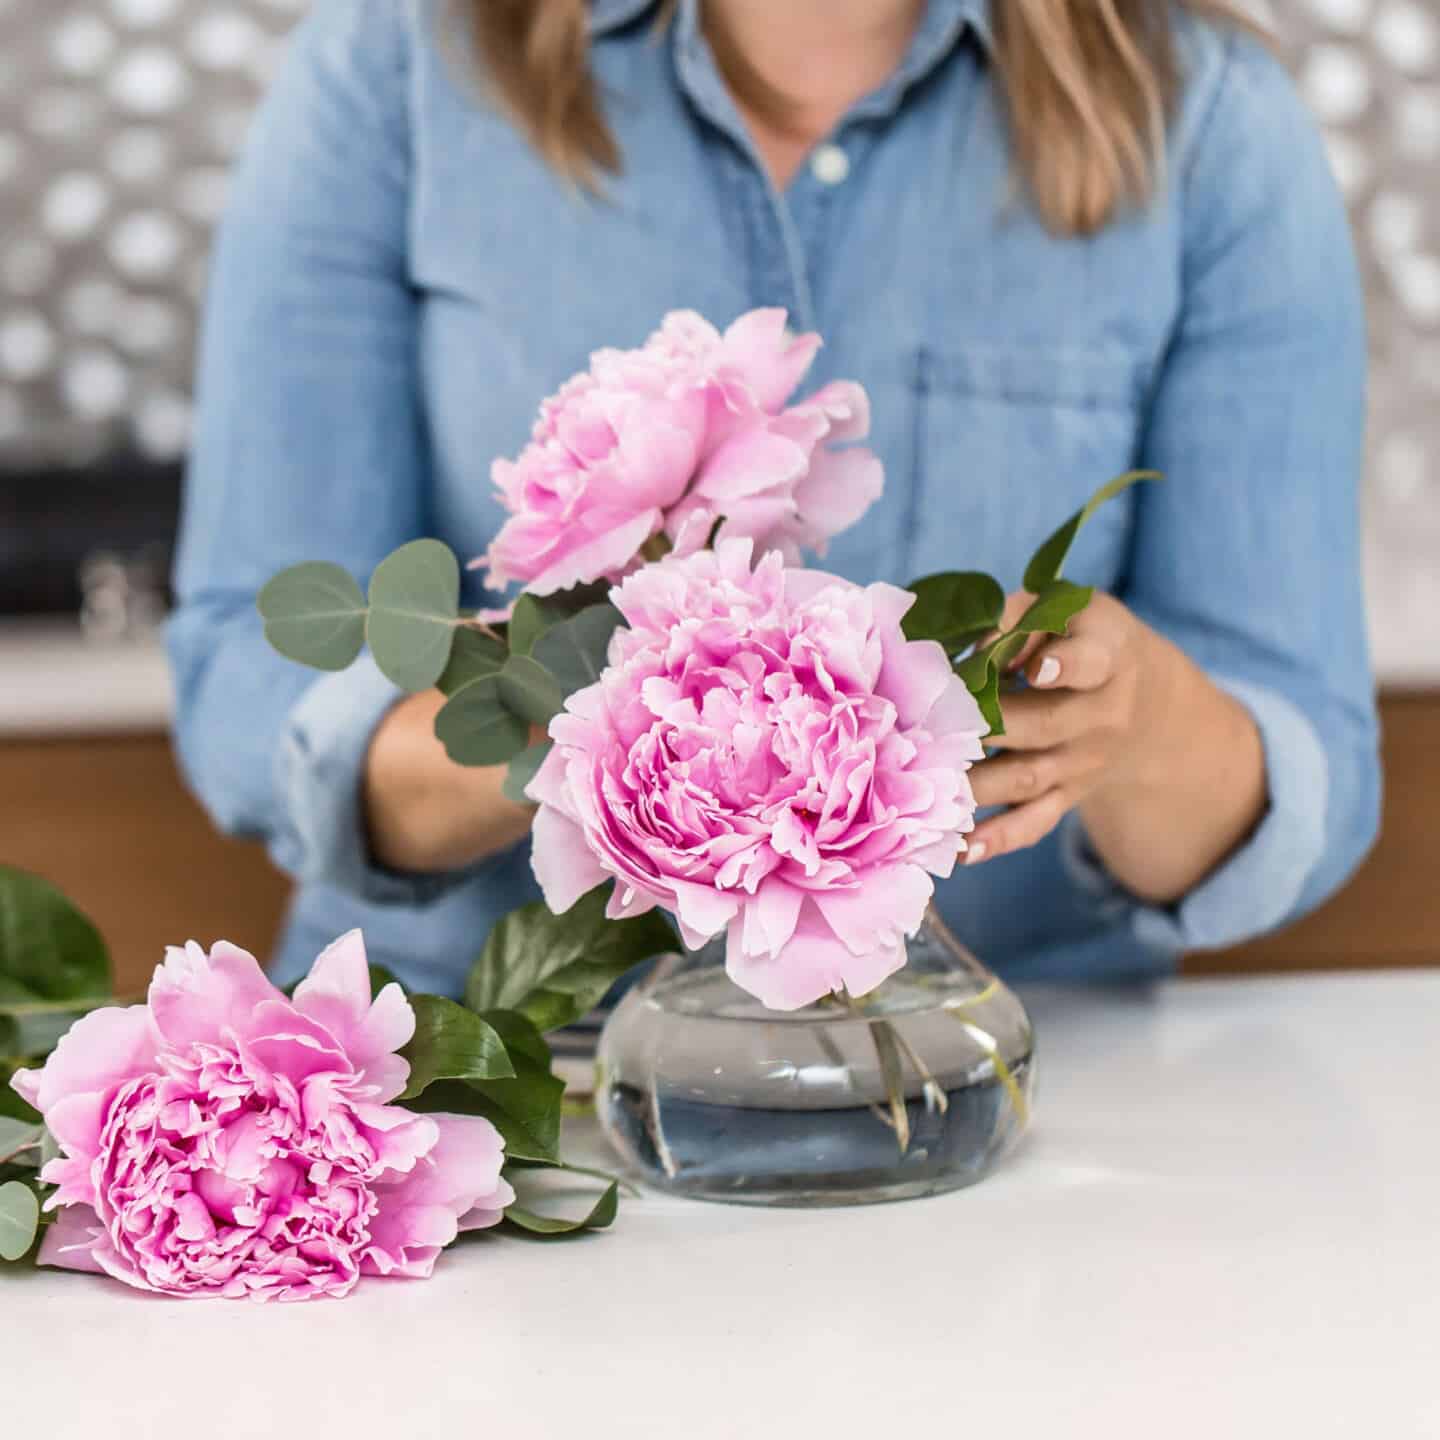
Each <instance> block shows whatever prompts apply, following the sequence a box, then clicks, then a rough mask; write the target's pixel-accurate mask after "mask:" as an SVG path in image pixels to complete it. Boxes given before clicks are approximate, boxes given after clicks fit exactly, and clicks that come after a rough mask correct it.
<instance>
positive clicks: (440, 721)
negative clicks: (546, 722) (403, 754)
mask: <svg viewBox="0 0 1440 1440" xmlns="http://www.w3.org/2000/svg"><path fill="white" fill-rule="evenodd" d="M435 734H436V735H437V736H438V737H439V739H440V741H441V743H442V744H443V745H444V746H445V752H446V754H448V755H449V756H450V758H451V759H452V760H453V761H455V763H456V764H457V765H503V764H505V762H506V761H507V760H510V759H512V758H513V757H514V756H516V755H518V754H519V753H520V752H521V751H522V750H523V749H524V748H525V742H526V741H527V740H528V739H529V738H530V727H529V725H528V724H527V723H526V722H525V721H524V720H522V719H521V718H520V716H518V715H517V714H515V712H514V711H513V710H511V709H510V708H509V707H508V706H507V705H506V704H505V702H504V701H503V700H502V699H501V698H500V677H499V676H498V675H486V676H485V677H484V678H483V679H480V680H472V681H471V682H470V683H469V684H468V685H465V686H463V687H462V688H461V689H459V690H457V691H456V692H455V693H454V694H453V695H452V696H451V697H450V699H449V700H447V701H446V702H445V704H444V706H442V707H441V710H440V713H439V714H438V715H437V716H436V717H435Z"/></svg>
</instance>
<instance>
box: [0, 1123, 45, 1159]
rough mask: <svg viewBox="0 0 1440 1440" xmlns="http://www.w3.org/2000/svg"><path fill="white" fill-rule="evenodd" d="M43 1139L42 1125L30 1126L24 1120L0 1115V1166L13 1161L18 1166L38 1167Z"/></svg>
mask: <svg viewBox="0 0 1440 1440" xmlns="http://www.w3.org/2000/svg"><path fill="white" fill-rule="evenodd" d="M44 1137H45V1127H44V1126H43V1125H30V1124H27V1123H26V1122H25V1121H24V1120H16V1119H14V1118H13V1117H11V1116H9V1115H0V1164H4V1163H5V1162H7V1161H12V1160H13V1161H18V1163H20V1164H25V1165H29V1164H35V1165H38V1164H39V1163H40V1143H41V1141H42V1140H43V1139H44ZM22 1156H23V1157H24V1158H23V1159H22V1158H21V1157H22Z"/></svg>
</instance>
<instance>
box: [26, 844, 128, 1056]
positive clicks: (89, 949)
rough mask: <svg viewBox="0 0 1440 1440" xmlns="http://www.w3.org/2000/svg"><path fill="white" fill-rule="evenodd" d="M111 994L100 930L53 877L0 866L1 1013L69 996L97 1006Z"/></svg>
mask: <svg viewBox="0 0 1440 1440" xmlns="http://www.w3.org/2000/svg"><path fill="white" fill-rule="evenodd" d="M110 995H111V979H110V958H109V954H108V952H107V951H106V948H105V942H104V940H102V939H101V938H100V932H99V931H98V930H97V929H96V928H95V927H94V925H92V924H91V923H90V921H89V920H88V919H86V917H85V916H84V915H83V914H82V913H81V912H80V911H79V910H78V909H77V908H76V907H75V906H74V905H72V904H71V903H70V901H69V900H67V899H66V898H65V896H64V895H62V894H61V893H60V892H59V891H58V890H57V889H56V888H55V887H54V886H53V885H51V884H50V883H49V882H48V881H46V880H42V879H41V878H40V877H39V876H38V875H31V874H29V873H28V872H27V871H24V870H15V869H11V868H10V867H9V866H0V1014H3V1013H4V1011H5V1010H6V1008H7V1007H8V1006H22V1005H25V1004H45V1003H55V1002H69V1001H74V1002H76V1004H77V1008H79V1009H93V1008H94V1007H95V1006H97V1005H102V1004H104V1003H106V1001H107V1000H108V999H109V998H110ZM63 1028H64V1027H63V1026H62V1033H63Z"/></svg>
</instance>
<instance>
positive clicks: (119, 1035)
mask: <svg viewBox="0 0 1440 1440" xmlns="http://www.w3.org/2000/svg"><path fill="white" fill-rule="evenodd" d="M160 1044H161V1040H160V1036H159V1035H158V1034H157V1033H156V1030H155V1026H154V1025H153V1024H152V1022H151V1018H150V1012H149V1011H148V1010H147V1009H146V1008H145V1006H143V1005H130V1006H127V1007H126V1008H124V1009H121V1008H118V1007H115V1006H107V1007H106V1008H105V1009H103V1010H92V1011H91V1012H90V1013H89V1014H88V1015H82V1016H81V1017H80V1019H78V1020H77V1021H76V1022H75V1023H74V1024H73V1025H72V1026H71V1027H70V1028H69V1030H67V1031H66V1032H65V1034H64V1035H63V1036H61V1038H60V1043H59V1044H58V1045H57V1046H56V1047H55V1049H54V1050H53V1051H51V1053H50V1058H49V1059H48V1060H46V1062H45V1064H44V1065H43V1066H42V1067H41V1068H40V1069H39V1070H30V1071H24V1070H22V1071H20V1072H19V1073H18V1074H17V1075H16V1076H15V1080H16V1085H15V1088H16V1090H18V1091H19V1093H20V1094H21V1095H22V1096H24V1098H25V1099H26V1100H27V1101H28V1102H29V1103H30V1104H31V1105H33V1106H34V1107H35V1108H36V1109H37V1110H38V1111H40V1113H41V1114H42V1115H48V1114H49V1112H50V1110H51V1109H52V1108H53V1107H54V1106H55V1105H57V1104H59V1102H60V1101H61V1100H63V1099H65V1098H66V1097H67V1096H70V1095H91V1094H96V1093H106V1092H109V1091H112V1090H113V1089H114V1088H115V1087H116V1086H118V1085H123V1084H124V1083H125V1082H126V1081H127V1080H133V1079H135V1078H136V1077H137V1076H140V1075H144V1074H147V1073H148V1072H149V1071H150V1070H151V1069H152V1068H153V1067H154V1064H155V1054H156V1051H157V1050H158V1049H159V1048H160Z"/></svg>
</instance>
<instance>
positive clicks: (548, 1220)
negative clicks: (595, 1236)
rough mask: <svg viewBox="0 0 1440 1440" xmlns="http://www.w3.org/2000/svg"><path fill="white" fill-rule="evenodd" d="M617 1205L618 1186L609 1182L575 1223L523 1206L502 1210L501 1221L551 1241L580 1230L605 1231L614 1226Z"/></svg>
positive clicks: (513, 1206)
mask: <svg viewBox="0 0 1440 1440" xmlns="http://www.w3.org/2000/svg"><path fill="white" fill-rule="evenodd" d="M619 1204H620V1187H619V1184H618V1183H617V1182H615V1181H611V1183H610V1184H609V1185H608V1186H606V1188H605V1190H604V1192H603V1193H602V1194H601V1196H600V1198H599V1199H598V1200H597V1201H596V1202H595V1204H594V1205H593V1206H591V1208H590V1210H589V1212H588V1213H587V1214H585V1215H583V1216H581V1217H580V1218H579V1219H578V1220H566V1219H564V1218H563V1217H561V1216H558V1215H540V1214H537V1213H536V1212H535V1211H534V1210H527V1209H526V1208H525V1207H524V1206H523V1205H511V1206H510V1207H509V1208H508V1209H507V1210H506V1211H505V1219H506V1220H507V1221H509V1222H510V1224H512V1225H516V1226H518V1227H519V1228H520V1229H521V1230H524V1231H525V1232H526V1233H527V1234H529V1235H534V1236H537V1237H539V1238H542V1239H546V1240H553V1239H555V1238H556V1237H557V1236H562V1235H576V1234H579V1232H580V1231H582V1230H604V1229H606V1228H607V1227H608V1226H610V1225H613V1224H614V1223H615V1214H616V1211H617V1210H618V1209H619Z"/></svg>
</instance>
